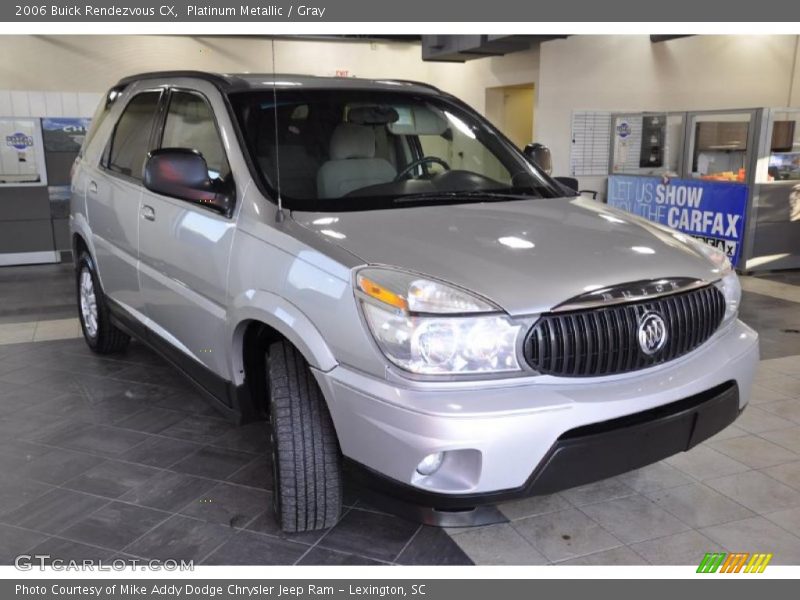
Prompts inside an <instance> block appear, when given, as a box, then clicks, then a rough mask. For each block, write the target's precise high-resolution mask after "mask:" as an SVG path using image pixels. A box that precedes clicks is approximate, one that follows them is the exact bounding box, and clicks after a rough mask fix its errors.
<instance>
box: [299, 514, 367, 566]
mask: <svg viewBox="0 0 800 600" xmlns="http://www.w3.org/2000/svg"><path fill="white" fill-rule="evenodd" d="M352 510H353V507H352V506H351V507H348V509H347V510H346V511H345V512H344V513H343V514H342V516H341V517H339V520H338V521H337V522H336V524H335V525H334V526H333V527H331V528H329V529H328V530H327V531H326V532H325V533H323V534H322V535H321V536H320V537H319V538H317V540H316V541H315V542H314V543H313V544H312V545H311V547H310V548H309V549H308V550H306V551H305V552H304V553H303V554H302V556H300V557H299V558H298V559H297V560H296V561H294V563H293V565H297V564H298V563H299V562H300V561H301V560H303V558H305V556H306V555H307V554H308V553H309V552H311V551H312V550H313V549H314V548H316V547H317V546H319V543H320V542H321V541H322V540H323V539H324V538H325V537H326V536H327V535H328V534H329V533H330V532H331V531H333V529H334V528H335V527H336V525H338V524H339V523H341V522H342V521H344V518H345V517H346V516H347V515H349V514H350V511H352ZM323 548H324V546H323Z"/></svg>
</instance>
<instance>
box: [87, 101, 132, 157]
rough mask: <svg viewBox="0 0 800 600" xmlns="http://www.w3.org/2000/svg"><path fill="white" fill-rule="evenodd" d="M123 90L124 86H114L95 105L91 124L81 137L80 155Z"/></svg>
mask: <svg viewBox="0 0 800 600" xmlns="http://www.w3.org/2000/svg"><path fill="white" fill-rule="evenodd" d="M124 90H125V86H124V85H122V86H116V87H113V88H111V89H110V90H108V93H107V94H106V95H105V98H103V99H102V100H101V101H100V104H98V105H97V108H96V109H95V111H94V115H93V116H92V121H91V125H90V126H89V131H88V132H86V137H85V138H83V146H82V147H81V156H83V152H84V151H85V150H86V148H88V147H89V144H91V143H92V140H93V139H94V136H95V135H97V131H98V130H99V129H100V125H102V124H103V122H104V121H105V120H106V117H107V116H108V114H109V113H110V112H111V109H112V108H113V107H114V103H115V102H116V101H117V99H118V98H119V96H120V94H122V92H123V91H124Z"/></svg>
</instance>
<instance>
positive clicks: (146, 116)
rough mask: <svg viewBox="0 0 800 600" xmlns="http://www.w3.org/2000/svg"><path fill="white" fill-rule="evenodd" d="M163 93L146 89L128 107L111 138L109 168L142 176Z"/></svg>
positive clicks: (138, 177) (137, 177)
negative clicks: (159, 101)
mask: <svg viewBox="0 0 800 600" xmlns="http://www.w3.org/2000/svg"><path fill="white" fill-rule="evenodd" d="M160 96H161V93H160V92H144V93H142V94H139V95H138V96H135V97H134V98H133V100H131V101H130V103H129V104H128V106H126V107H125V112H123V113H122V116H121V117H120V118H119V121H118V122H117V127H116V129H115V130H114V138H113V140H112V141H111V154H110V157H109V160H108V168H109V169H111V170H112V171H116V172H117V173H122V174H123V175H128V176H129V177H134V178H136V179H141V178H142V171H143V170H144V161H145V157H146V156H147V153H148V152H149V151H150V132H151V131H152V129H153V119H154V117H155V115H156V110H157V108H158V100H159V98H160Z"/></svg>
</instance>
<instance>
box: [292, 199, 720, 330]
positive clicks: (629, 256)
mask: <svg viewBox="0 0 800 600" xmlns="http://www.w3.org/2000/svg"><path fill="white" fill-rule="evenodd" d="M293 218H294V219H295V220H296V221H297V222H298V223H300V224H301V225H303V226H304V227H307V228H309V229H311V230H312V231H314V232H316V233H317V234H319V235H320V236H322V237H324V238H325V239H327V240H328V241H329V242H331V243H333V244H337V245H339V246H341V247H343V248H344V249H346V250H347V251H349V252H351V253H352V254H355V255H356V256H358V257H359V258H361V259H362V260H364V262H365V263H370V264H384V265H392V266H395V267H400V268H403V269H407V270H409V271H414V272H417V273H422V274H427V275H430V276H433V277H436V278H439V279H442V280H444V281H449V282H451V283H454V284H457V285H459V286H462V287H464V288H466V289H469V290H472V291H474V292H477V293H478V294H480V295H482V296H484V297H486V298H488V299H490V300H492V301H493V302H495V303H496V304H498V305H499V306H501V307H502V308H504V309H505V310H506V311H508V312H509V313H510V314H516V315H522V314H534V313H538V312H542V311H546V310H548V309H550V308H552V307H554V306H556V305H558V304H561V303H562V302H564V301H565V300H568V299H570V298H574V297H575V296H578V295H580V294H583V293H585V292H587V291H591V290H594V289H598V288H600V287H606V286H609V285H616V284H621V283H629V282H634V281H642V280H650V279H659V278H663V277H691V278H697V279H705V280H709V281H713V280H715V279H718V277H719V276H718V274H717V272H716V271H715V269H714V266H713V265H712V264H711V263H710V261H708V259H706V258H705V257H703V255H702V254H700V253H699V252H698V251H697V250H696V249H694V248H693V247H691V246H690V245H687V244H686V243H684V242H681V241H679V240H678V239H677V238H676V235H675V234H672V233H670V232H667V231H665V230H664V229H663V228H660V227H657V226H654V225H653V224H651V223H648V222H647V221H644V220H643V219H639V218H637V217H634V216H633V215H630V214H628V213H625V212H621V211H618V210H615V209H612V208H609V207H607V206H606V205H604V204H600V203H598V202H596V201H593V200H589V199H586V198H573V199H565V198H555V199H543V200H523V201H508V202H505V201H504V202H487V203H475V204H464V205H439V206H417V207H414V208H398V209H394V210H375V211H362V212H341V213H305V212H295V213H293ZM677 235H678V237H680V234H677Z"/></svg>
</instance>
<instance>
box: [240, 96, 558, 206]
mask: <svg viewBox="0 0 800 600" xmlns="http://www.w3.org/2000/svg"><path fill="white" fill-rule="evenodd" d="M230 98H231V101H232V104H233V106H234V109H235V111H236V114H237V117H238V119H239V124H240V127H241V130H242V132H243V134H244V137H245V141H246V142H247V144H246V145H247V150H248V151H249V152H250V155H251V158H252V162H253V164H254V165H256V166H257V168H258V170H259V171H260V173H261V176H262V177H261V179H262V183H265V184H266V187H267V189H268V191H269V192H270V193H271V195H272V196H273V197H275V196H277V193H278V189H280V195H281V198H282V200H283V201H284V205H285V206H287V207H289V208H291V209H295V210H314V211H326V210H330V211H338V210H369V209H382V208H386V207H388V206H411V205H414V204H415V203H420V202H422V203H437V202H445V203H446V202H453V201H456V200H457V201H459V202H484V201H486V200H487V199H508V198H512V197H513V198H518V199H520V198H521V199H527V198H541V197H543V196H544V197H552V196H556V195H558V194H561V192H560V191H558V190H556V189H555V188H553V187H551V182H550V181H549V180H547V178H546V177H545V176H543V175H542V173H540V172H539V171H538V170H537V169H536V168H534V167H533V166H532V165H531V164H530V163H529V162H528V161H527V160H525V158H524V157H523V156H522V155H521V154H520V153H519V152H518V151H516V150H515V149H514V148H512V147H510V146H509V145H508V144H507V143H506V142H505V141H504V140H503V139H502V138H501V137H500V136H499V135H498V134H497V132H496V131H495V130H494V129H493V128H492V127H491V126H490V125H489V124H488V123H487V122H486V121H485V120H483V119H481V118H480V117H478V116H477V115H475V113H473V112H472V111H470V110H469V109H468V108H467V107H465V106H463V105H462V104H460V103H458V102H456V101H454V100H452V99H450V98H446V97H443V96H437V95H433V94H431V95H428V94H416V93H406V92H396V91H386V90H344V89H342V90H339V89H328V90H313V89H312V90H303V89H294V88H292V89H287V90H283V89H281V90H279V91H278V90H276V91H274V92H273V91H267V92H243V93H237V94H232V95H231V96H230Z"/></svg>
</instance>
